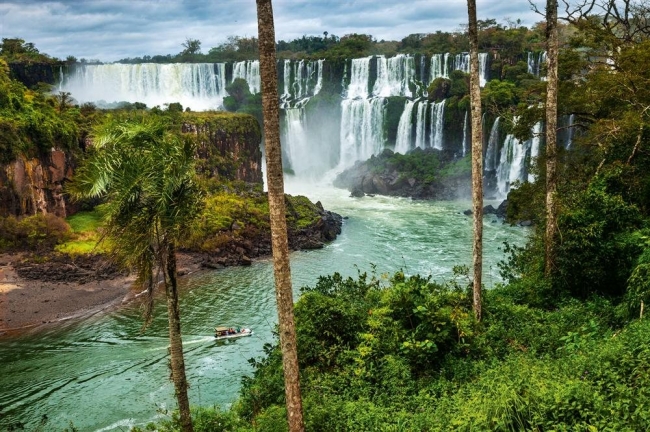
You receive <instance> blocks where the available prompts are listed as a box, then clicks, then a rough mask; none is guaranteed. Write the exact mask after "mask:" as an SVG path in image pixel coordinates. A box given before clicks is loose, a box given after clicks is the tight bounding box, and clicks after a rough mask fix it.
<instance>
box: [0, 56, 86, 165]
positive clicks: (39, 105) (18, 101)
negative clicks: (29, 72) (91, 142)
mask: <svg viewBox="0 0 650 432" xmlns="http://www.w3.org/2000/svg"><path fill="white" fill-rule="evenodd" d="M62 97H63V99H62ZM81 119H82V116H81V113H80V112H79V110H77V109H75V108H73V107H72V106H71V105H70V99H69V98H68V97H65V94H64V95H63V96H62V95H57V96H50V95H47V94H45V93H41V92H40V91H38V90H36V91H34V90H27V89H26V88H25V86H23V85H22V84H21V83H19V82H17V81H15V80H12V79H10V78H9V69H8V67H7V64H6V63H5V61H4V60H3V59H1V58H0V163H8V162H10V161H13V160H14V159H16V158H17V157H21V156H22V157H27V158H32V157H36V156H37V155H39V154H40V153H44V152H47V151H50V150H51V149H52V148H61V149H68V150H75V149H76V148H77V145H78V139H79V126H78V124H79V123H80V122H81Z"/></svg>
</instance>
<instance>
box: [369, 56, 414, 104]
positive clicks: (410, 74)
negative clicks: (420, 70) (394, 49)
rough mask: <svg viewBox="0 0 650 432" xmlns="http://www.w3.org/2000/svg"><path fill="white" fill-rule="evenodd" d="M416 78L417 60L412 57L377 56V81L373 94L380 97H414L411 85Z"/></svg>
mask: <svg viewBox="0 0 650 432" xmlns="http://www.w3.org/2000/svg"><path fill="white" fill-rule="evenodd" d="M414 78H415V60H414V59H413V57H412V56H410V55H405V54H398V55H396V56H395V57H391V58H388V59H387V58H386V57H384V56H377V80H376V81H375V85H374V87H373V90H372V94H373V95H375V96H380V97H389V96H406V97H413V92H411V90H410V89H409V83H411V82H412V81H413V79H414Z"/></svg>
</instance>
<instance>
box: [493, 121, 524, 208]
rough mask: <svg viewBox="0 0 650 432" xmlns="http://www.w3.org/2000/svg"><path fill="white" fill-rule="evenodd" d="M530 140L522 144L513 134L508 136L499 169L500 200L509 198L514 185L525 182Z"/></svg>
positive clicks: (498, 188) (498, 187)
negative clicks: (517, 182)
mask: <svg viewBox="0 0 650 432" xmlns="http://www.w3.org/2000/svg"><path fill="white" fill-rule="evenodd" d="M529 145H530V140H529V141H526V142H525V143H522V142H521V141H519V140H518V139H516V138H515V137H514V135H512V134H508V136H507V137H506V139H505V142H504V143H503V148H502V149H501V157H500V159H499V166H498V167H497V192H498V194H499V198H505V197H507V196H508V192H509V191H510V188H511V187H512V184H513V183H514V182H516V181H520V182H522V181H525V180H526V177H525V172H526V167H525V161H526V153H528V147H529Z"/></svg>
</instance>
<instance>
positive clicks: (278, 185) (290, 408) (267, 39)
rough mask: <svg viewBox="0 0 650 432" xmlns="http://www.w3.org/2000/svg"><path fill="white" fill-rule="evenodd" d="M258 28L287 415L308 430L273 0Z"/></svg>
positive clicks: (297, 430)
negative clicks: (295, 305) (286, 194)
mask: <svg viewBox="0 0 650 432" xmlns="http://www.w3.org/2000/svg"><path fill="white" fill-rule="evenodd" d="M257 29H258V34H259V38H258V43H259V51H260V75H261V81H262V113H263V116H264V136H265V149H266V178H267V187H268V196H269V213H270V218H271V247H272V250H273V272H274V275H275V295H276V299H277V303H278V320H279V326H280V347H281V350H282V367H283V369H284V388H285V395H286V402H287V418H288V422H289V430H290V431H291V432H302V431H304V430H305V427H304V423H303V418H302V399H301V396H300V379H299V378H300V374H299V370H298V351H297V347H296V329H295V324H294V318H293V290H292V288H291V268H290V267H289V243H288V239H287V220H286V208H285V202H284V178H283V176H282V156H281V154H282V153H281V149H280V113H279V96H278V76H277V69H276V57H275V27H274V24H273V7H272V5H271V0H257Z"/></svg>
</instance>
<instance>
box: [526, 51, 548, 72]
mask: <svg viewBox="0 0 650 432" xmlns="http://www.w3.org/2000/svg"><path fill="white" fill-rule="evenodd" d="M545 62H546V51H541V52H538V53H533V52H529V53H528V59H527V64H528V73H529V74H531V75H534V76H536V77H538V78H540V77H541V71H542V65H543V64H544V63H545Z"/></svg>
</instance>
